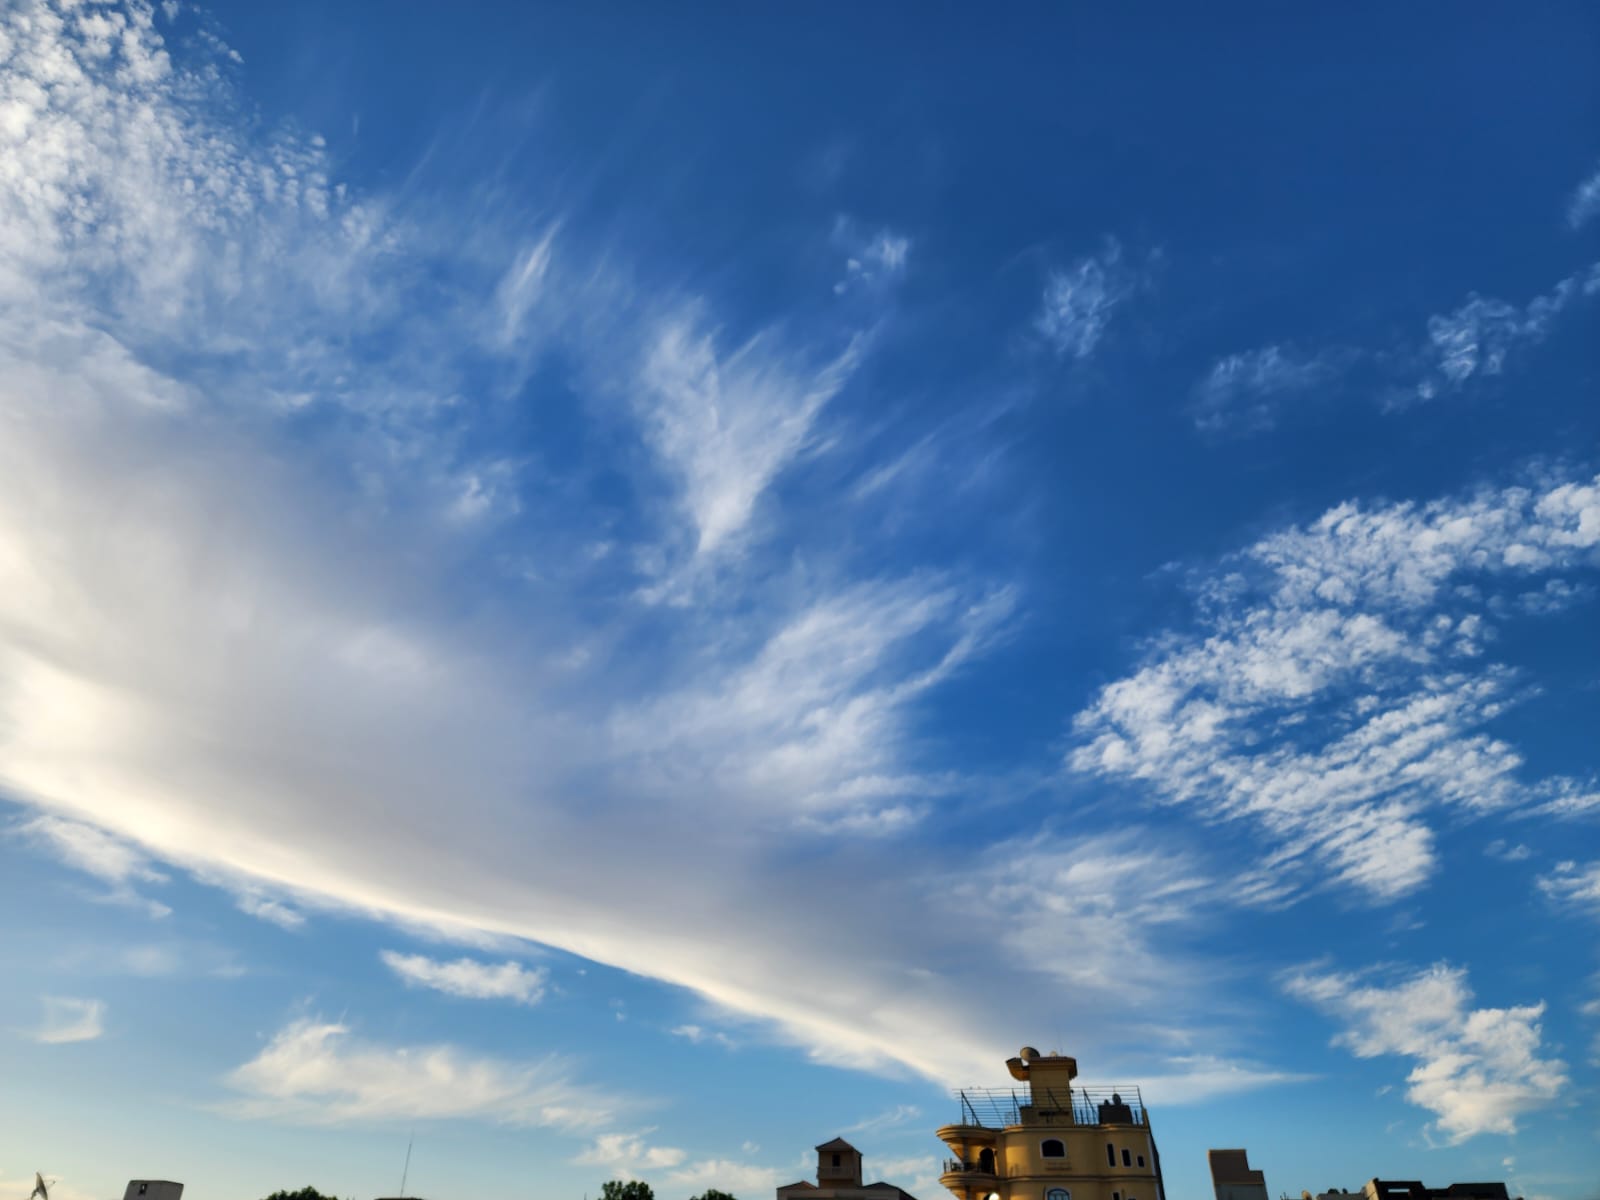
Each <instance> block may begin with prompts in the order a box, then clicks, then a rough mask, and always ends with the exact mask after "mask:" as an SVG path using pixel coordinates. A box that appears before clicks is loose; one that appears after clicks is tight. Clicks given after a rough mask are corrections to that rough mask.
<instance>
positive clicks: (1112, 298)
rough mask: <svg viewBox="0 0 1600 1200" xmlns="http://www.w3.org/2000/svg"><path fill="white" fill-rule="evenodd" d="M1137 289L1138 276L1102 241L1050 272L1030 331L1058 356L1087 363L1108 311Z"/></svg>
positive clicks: (1117, 246)
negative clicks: (1098, 246)
mask: <svg viewBox="0 0 1600 1200" xmlns="http://www.w3.org/2000/svg"><path fill="white" fill-rule="evenodd" d="M1142 286H1143V280H1142V279H1141V278H1140V275H1139V273H1138V271H1137V270H1136V269H1134V268H1133V267H1131V266H1129V265H1127V264H1125V263H1124V262H1123V255H1122V245H1121V243H1120V242H1118V241H1117V240H1116V239H1115V238H1107V239H1106V244H1105V247H1104V249H1102V250H1101V251H1100V253H1098V254H1091V255H1088V256H1086V257H1084V258H1081V259H1079V260H1078V261H1077V262H1076V263H1074V264H1073V265H1072V266H1070V267H1067V268H1065V269H1063V270H1058V271H1053V272H1051V274H1050V278H1049V281H1048V282H1047V283H1046V285H1045V289H1044V299H1043V302H1042V305H1041V308H1040V311H1039V314H1038V315H1037V316H1036V317H1035V318H1034V328H1035V329H1036V330H1038V332H1039V333H1040V334H1042V335H1043V336H1044V339H1045V340H1046V341H1047V342H1049V343H1050V345H1051V346H1052V347H1053V348H1054V350H1055V352H1056V353H1057V354H1058V355H1061V356H1070V357H1072V358H1078V359H1083V358H1088V357H1089V355H1090V354H1092V353H1093V352H1094V349H1095V347H1096V346H1098V345H1099V344H1100V340H1101V338H1102V337H1104V336H1105V332H1106V328H1107V326H1108V325H1109V324H1110V322H1111V315H1112V313H1113V311H1114V310H1115V309H1116V308H1117V306H1118V305H1120V304H1122V303H1123V302H1124V301H1126V300H1127V299H1128V298H1129V297H1131V296H1132V295H1133V294H1134V293H1135V292H1137V291H1138V290H1139V288H1140V287H1142Z"/></svg>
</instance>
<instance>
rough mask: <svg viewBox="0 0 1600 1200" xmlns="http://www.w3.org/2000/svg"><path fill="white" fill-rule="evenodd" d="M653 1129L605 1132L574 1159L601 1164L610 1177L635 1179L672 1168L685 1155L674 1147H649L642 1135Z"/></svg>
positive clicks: (580, 1161)
mask: <svg viewBox="0 0 1600 1200" xmlns="http://www.w3.org/2000/svg"><path fill="white" fill-rule="evenodd" d="M653 1132H655V1131H654V1130H653V1129H646V1130H644V1131H643V1132H641V1133H605V1134H601V1135H600V1136H599V1137H597V1138H596V1139H595V1140H594V1141H593V1142H592V1143H591V1144H590V1146H589V1147H588V1149H586V1150H584V1151H583V1153H581V1154H579V1155H578V1157H577V1158H575V1159H573V1161H574V1162H579V1163H587V1164H590V1165H592V1166H600V1167H605V1168H606V1170H608V1171H609V1172H611V1174H612V1175H613V1176H618V1177H620V1178H623V1179H636V1178H638V1177H639V1176H640V1175H641V1174H643V1173H646V1172H650V1171H662V1170H666V1169H667V1168H668V1167H675V1166H677V1165H678V1164H679V1163H681V1162H682V1161H683V1160H684V1158H685V1157H686V1156H685V1154H684V1152H683V1151H682V1150H679V1149H677V1148H676V1147H674V1146H651V1145H648V1144H646V1142H645V1140H644V1139H645V1137H646V1136H648V1135H649V1134H651V1133H653Z"/></svg>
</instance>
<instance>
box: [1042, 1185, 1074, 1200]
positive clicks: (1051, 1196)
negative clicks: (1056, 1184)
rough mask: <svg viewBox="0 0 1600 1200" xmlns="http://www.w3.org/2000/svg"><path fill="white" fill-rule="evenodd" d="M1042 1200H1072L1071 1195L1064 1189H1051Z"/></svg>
mask: <svg viewBox="0 0 1600 1200" xmlns="http://www.w3.org/2000/svg"><path fill="white" fill-rule="evenodd" d="M1044 1200H1072V1193H1071V1192H1069V1191H1067V1189H1066V1188H1051V1189H1050V1190H1049V1191H1048V1192H1046V1193H1045V1194H1044Z"/></svg>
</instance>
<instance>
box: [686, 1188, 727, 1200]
mask: <svg viewBox="0 0 1600 1200" xmlns="http://www.w3.org/2000/svg"><path fill="white" fill-rule="evenodd" d="M689 1200H735V1198H734V1197H733V1196H730V1195H728V1193H727V1192H724V1191H719V1190H718V1189H716V1188H707V1189H706V1190H705V1191H703V1192H701V1193H700V1194H699V1195H698V1196H691V1197H690V1198H689Z"/></svg>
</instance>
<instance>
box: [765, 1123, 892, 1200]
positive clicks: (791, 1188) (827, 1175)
mask: <svg viewBox="0 0 1600 1200" xmlns="http://www.w3.org/2000/svg"><path fill="white" fill-rule="evenodd" d="M861 1179H862V1174H861V1151H859V1150H857V1149H856V1148H855V1147H854V1146H852V1145H851V1144H850V1143H849V1142H847V1141H845V1140H844V1139H843V1138H834V1139H833V1141H831V1142H823V1143H822V1145H820V1146H818V1147H817V1181H816V1182H815V1183H810V1182H808V1181H807V1180H804V1179H802V1180H800V1181H799V1182H798V1183H790V1184H785V1185H784V1186H783V1187H781V1188H779V1189H778V1200H916V1197H915V1196H913V1195H911V1193H910V1192H907V1191H905V1190H903V1189H902V1188H898V1187H896V1186H895V1185H894V1184H892V1183H881V1182H880V1183H868V1184H863V1183H862V1182H861Z"/></svg>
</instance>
